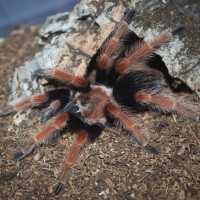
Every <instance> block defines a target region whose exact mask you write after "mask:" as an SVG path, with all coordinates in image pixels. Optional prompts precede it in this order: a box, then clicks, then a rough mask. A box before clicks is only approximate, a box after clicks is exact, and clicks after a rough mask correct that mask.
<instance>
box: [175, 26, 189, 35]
mask: <svg viewBox="0 0 200 200" xmlns="http://www.w3.org/2000/svg"><path fill="white" fill-rule="evenodd" d="M185 29H186V27H185V26H179V27H178V28H176V29H175V30H173V31H172V35H177V34H179V33H180V32H182V31H184V30H185Z"/></svg>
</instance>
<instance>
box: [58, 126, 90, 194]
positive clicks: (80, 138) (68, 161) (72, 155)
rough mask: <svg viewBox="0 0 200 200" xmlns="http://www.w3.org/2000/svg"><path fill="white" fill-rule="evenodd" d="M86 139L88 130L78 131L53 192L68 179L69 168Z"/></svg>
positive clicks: (61, 187) (59, 188) (61, 186)
mask: <svg viewBox="0 0 200 200" xmlns="http://www.w3.org/2000/svg"><path fill="white" fill-rule="evenodd" d="M87 139H88V132H87V131H86V130H82V131H80V132H79V133H78V135H77V137H76V139H75V141H74V144H73V145H72V146H71V148H70V150H69V153H68V155H67V156H66V158H65V161H64V166H63V171H62V173H61V176H60V180H59V183H58V184H57V185H56V187H55V194H58V193H60V191H61V190H62V189H63V188H64V186H65V184H66V182H67V180H68V179H69V176H70V172H71V169H72V167H73V166H74V164H75V162H76V161H77V159H78V157H79V155H80V153H81V151H82V149H83V147H84V145H85V143H86V141H87Z"/></svg>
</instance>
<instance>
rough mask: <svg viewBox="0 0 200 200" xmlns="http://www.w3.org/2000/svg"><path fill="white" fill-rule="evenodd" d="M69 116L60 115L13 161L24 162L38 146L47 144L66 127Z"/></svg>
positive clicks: (35, 136) (36, 135)
mask: <svg viewBox="0 0 200 200" xmlns="http://www.w3.org/2000/svg"><path fill="white" fill-rule="evenodd" d="M68 120H69V116H68V114H67V113H65V112H61V113H58V114H57V115H56V116H55V117H53V118H52V119H51V120H49V122H48V123H47V124H45V125H44V126H43V128H42V129H41V130H39V131H38V132H37V133H36V134H35V135H34V136H33V137H32V138H31V139H30V140H29V142H28V144H27V145H26V147H25V148H23V149H22V150H21V151H19V152H17V153H15V154H14V155H13V160H22V159H23V158H24V157H26V156H27V155H29V154H30V153H31V152H32V151H33V150H34V148H35V147H36V146H38V145H40V144H42V143H44V142H46V141H47V140H48V139H50V138H51V137H52V136H53V134H54V133H55V132H57V131H59V130H61V129H63V128H64V127H65V126H66V123H67V121H68Z"/></svg>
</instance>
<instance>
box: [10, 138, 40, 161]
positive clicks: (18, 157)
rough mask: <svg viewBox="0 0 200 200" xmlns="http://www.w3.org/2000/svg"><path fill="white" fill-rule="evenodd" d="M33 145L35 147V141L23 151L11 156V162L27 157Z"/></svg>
mask: <svg viewBox="0 0 200 200" xmlns="http://www.w3.org/2000/svg"><path fill="white" fill-rule="evenodd" d="M35 145H36V144H35V141H32V140H31V141H30V142H29V143H28V145H27V146H26V147H25V148H24V149H22V150H21V151H18V152H16V153H14V154H13V156H12V160H22V159H24V158H25V157H26V156H28V155H29V154H30V153H32V152H33V150H34V148H35Z"/></svg>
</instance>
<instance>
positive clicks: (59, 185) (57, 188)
mask: <svg viewBox="0 0 200 200" xmlns="http://www.w3.org/2000/svg"><path fill="white" fill-rule="evenodd" d="M64 187H65V184H63V183H60V182H58V183H57V184H56V186H55V187H54V193H55V195H58V194H60V192H61V191H62V190H63V189H64Z"/></svg>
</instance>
